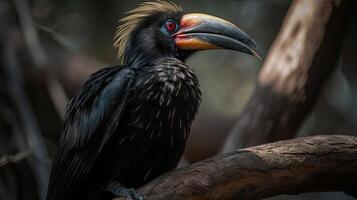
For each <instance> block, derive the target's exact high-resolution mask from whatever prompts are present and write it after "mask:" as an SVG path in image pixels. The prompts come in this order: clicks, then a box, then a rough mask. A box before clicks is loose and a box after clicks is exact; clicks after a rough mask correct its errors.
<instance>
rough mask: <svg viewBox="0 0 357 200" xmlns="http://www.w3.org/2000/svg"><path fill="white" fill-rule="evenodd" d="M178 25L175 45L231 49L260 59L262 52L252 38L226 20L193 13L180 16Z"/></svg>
mask: <svg viewBox="0 0 357 200" xmlns="http://www.w3.org/2000/svg"><path fill="white" fill-rule="evenodd" d="M180 27H181V28H180V30H179V31H178V32H177V33H176V34H174V37H175V42H176V45H177V46H178V47H179V48H181V49H186V50H205V49H231V50H236V51H240V52H244V53H248V54H251V55H253V56H255V57H257V58H258V59H259V60H262V53H261V51H260V49H259V47H258V45H257V44H256V43H255V42H254V40H253V39H251V38H250V37H249V35H247V34H246V33H245V32H243V31H242V30H241V29H239V28H238V27H237V26H235V25H234V24H232V23H230V22H228V21H225V20H223V19H220V18H218V17H214V16H210V15H205V14H199V13H193V14H187V15H184V16H183V17H182V19H181V22H180Z"/></svg>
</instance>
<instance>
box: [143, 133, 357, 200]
mask: <svg viewBox="0 0 357 200" xmlns="http://www.w3.org/2000/svg"><path fill="white" fill-rule="evenodd" d="M356 185H357V137H353V136H338V135H336V136H314V137H307V138H299V139H294V140H287V141H280V142H276V143H271V144H264V145H261V146H255V147H251V148H246V149H242V150H236V151H233V152H230V153H226V154H222V155H218V156H215V157H212V158H209V159H207V160H204V161H201V162H197V163H195V164H193V165H191V166H188V167H185V168H181V169H178V170H175V171H173V172H170V173H167V174H164V175H162V176H160V177H159V178H157V179H155V180H153V181H152V182H150V183H149V184H147V185H145V186H144V187H142V188H141V189H140V190H139V192H140V193H141V194H142V195H143V197H144V199H146V200H150V199H155V200H159V199H170V200H175V199H188V200H198V199H199V200H203V199H245V200H253V199H261V198H267V197H271V196H275V195H279V194H299V193H305V192H316V191H319V192H321V191H344V192H345V193H347V194H350V195H353V196H355V197H357V191H356V188H355V187H356Z"/></svg>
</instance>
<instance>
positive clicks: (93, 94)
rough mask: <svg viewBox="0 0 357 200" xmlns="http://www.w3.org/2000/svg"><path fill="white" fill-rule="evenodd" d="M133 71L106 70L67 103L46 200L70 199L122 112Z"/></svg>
mask: <svg viewBox="0 0 357 200" xmlns="http://www.w3.org/2000/svg"><path fill="white" fill-rule="evenodd" d="M132 79H133V72H132V71H131V70H129V69H127V68H120V67H110V68H105V69H103V70H100V71H98V72H97V73H95V74H93V75H92V77H91V78H90V79H89V80H88V81H87V82H86V83H85V84H84V86H83V87H82V89H81V90H80V91H79V92H78V93H77V94H76V95H75V96H74V98H73V99H72V100H71V101H70V102H69V104H68V107H67V111H66V120H65V125H64V128H63V131H62V135H61V140H60V145H59V149H58V152H57V155H56V157H55V160H54V162H53V167H52V171H51V176H50V182H49V187H48V192H47V200H57V199H58V200H60V199H61V200H63V199H71V198H72V197H73V195H75V191H76V189H78V187H79V183H80V181H81V180H82V179H83V178H84V175H85V174H86V173H88V172H89V171H90V169H91V167H92V166H93V163H94V162H95V160H96V159H97V157H98V154H99V153H100V152H101V150H102V148H103V146H104V145H105V144H106V142H107V141H108V139H110V138H111V137H112V134H113V132H114V130H115V128H116V125H117V124H118V121H119V119H120V117H121V115H122V113H123V110H124V107H125V104H126V99H127V94H128V92H127V90H128V88H129V87H130V85H131V82H132Z"/></svg>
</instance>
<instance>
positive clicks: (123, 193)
mask: <svg viewBox="0 0 357 200" xmlns="http://www.w3.org/2000/svg"><path fill="white" fill-rule="evenodd" d="M107 191H109V192H111V193H112V194H113V195H115V196H117V197H122V198H125V199H126V200H144V198H143V197H142V196H141V195H140V194H139V193H138V192H137V191H136V190H135V189H134V188H126V187H124V186H123V185H122V184H121V183H118V182H113V183H111V184H110V185H109V187H108V188H107Z"/></svg>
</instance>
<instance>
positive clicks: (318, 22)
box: [222, 0, 356, 152]
mask: <svg viewBox="0 0 357 200" xmlns="http://www.w3.org/2000/svg"><path fill="white" fill-rule="evenodd" d="M353 3H356V1H350V0H323V1H311V0H295V1H294V2H293V3H292V5H291V7H290V9H289V11H288V13H287V16H286V18H285V20H284V23H283V25H282V28H281V30H280V33H279V34H278V36H277V38H276V40H275V41H274V43H273V46H272V48H271V50H270V52H269V54H268V56H267V58H266V60H265V63H264V64H263V68H262V71H261V73H260V76H259V80H258V84H257V87H256V90H255V92H254V93H253V95H252V97H251V99H250V101H249V102H248V104H247V105H246V107H245V108H244V110H243V111H242V114H241V115H240V117H239V119H238V121H237V123H236V125H235V127H234V128H233V130H232V132H231V133H230V135H229V137H228V138H227V140H226V143H225V145H224V148H223V150H222V151H223V152H228V151H231V150H233V149H236V148H242V147H248V146H253V145H257V144H263V143H267V142H272V141H277V140H282V139H289V138H293V137H294V136H295V133H296V131H297V129H298V128H299V126H300V124H301V123H302V121H303V120H304V118H305V117H306V116H307V115H308V114H309V112H310V111H311V109H312V108H313V106H314V104H315V102H316V100H317V99H318V96H319V93H320V91H321V87H322V86H323V84H324V83H325V82H326V80H327V79H328V77H329V76H330V75H331V73H332V72H333V71H334V69H335V68H336V66H337V61H338V59H339V52H340V49H341V46H342V44H343V39H344V35H345V33H346V27H347V25H348V20H349V17H348V14H349V13H351V12H350V10H351V9H349V8H352V7H353V6H351V4H353Z"/></svg>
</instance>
